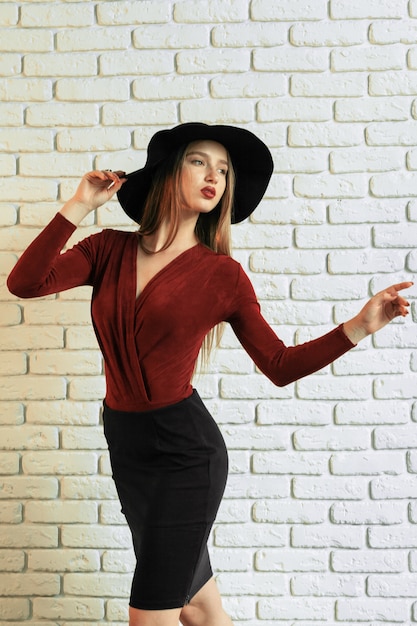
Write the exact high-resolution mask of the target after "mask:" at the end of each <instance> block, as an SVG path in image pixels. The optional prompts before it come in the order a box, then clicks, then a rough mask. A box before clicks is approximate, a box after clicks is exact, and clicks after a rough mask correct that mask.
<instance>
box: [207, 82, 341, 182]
mask: <svg viewBox="0 0 417 626" xmlns="http://www.w3.org/2000/svg"><path fill="white" fill-rule="evenodd" d="M263 76H264V75H263V74H262V75H261V77H263ZM268 76H270V77H271V76H273V74H270V75H267V77H268ZM254 78H255V77H254ZM215 80H216V79H213V82H214V81H215ZM276 80H277V79H275V82H276ZM284 89H285V92H286V86H285V84H284V77H282V91H283V92H284ZM265 95H270V94H265ZM283 95H285V93H283ZM257 113H258V119H259V121H260V122H284V121H289V122H304V121H306V122H307V121H309V122H327V121H329V120H331V119H332V115H333V114H332V106H331V102H330V101H328V100H316V101H311V100H310V99H308V98H301V97H300V98H288V97H281V98H274V97H268V99H266V100H261V101H260V102H259V103H258V107H257ZM288 152H289V151H288V150H286V154H287V157H288V156H290V155H289V154H288ZM309 153H310V154H311V155H312V156H314V151H313V150H309ZM274 164H275V166H276V163H275V158H274ZM275 171H276V167H275Z"/></svg>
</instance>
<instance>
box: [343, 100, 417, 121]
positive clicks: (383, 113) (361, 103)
mask: <svg viewBox="0 0 417 626" xmlns="http://www.w3.org/2000/svg"><path fill="white" fill-rule="evenodd" d="M409 108H410V103H409V101H408V98H403V97H401V96H398V97H396V96H390V97H389V98H384V97H383V96H381V97H380V98H374V99H371V98H361V99H356V98H355V99H352V98H347V99H343V98H341V99H339V100H337V101H336V102H335V119H336V121H338V122H376V121H381V122H385V121H386V122H388V121H405V120H408V117H409Z"/></svg>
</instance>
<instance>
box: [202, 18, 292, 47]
mask: <svg viewBox="0 0 417 626" xmlns="http://www.w3.org/2000/svg"><path fill="white" fill-rule="evenodd" d="M211 39H212V43H213V45H214V46H215V47H219V48H224V47H226V48H240V47H256V46H260V47H269V46H278V45H282V44H285V43H286V42H287V28H286V27H285V26H284V25H282V26H281V27H279V25H278V24H276V23H274V24H272V23H271V24H255V23H253V22H251V23H249V24H222V25H221V26H215V27H214V28H213V30H212V32H211Z"/></svg>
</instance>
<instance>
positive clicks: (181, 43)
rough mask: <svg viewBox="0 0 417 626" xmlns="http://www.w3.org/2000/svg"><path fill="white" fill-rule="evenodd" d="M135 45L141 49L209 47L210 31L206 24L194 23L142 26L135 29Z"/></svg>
mask: <svg viewBox="0 0 417 626" xmlns="http://www.w3.org/2000/svg"><path fill="white" fill-rule="evenodd" d="M132 34H133V45H134V47H135V48H139V49H140V50H143V49H146V48H163V49H169V48H180V49H184V48H185V49H187V48H207V46H208V44H209V38H210V31H209V30H208V29H207V27H206V26H197V25H196V24H193V25H192V26H188V25H179V24H175V25H173V26H171V25H168V26H165V27H164V28H161V27H160V26H159V25H158V26H150V25H146V26H140V27H139V28H135V29H134V31H133V33H132Z"/></svg>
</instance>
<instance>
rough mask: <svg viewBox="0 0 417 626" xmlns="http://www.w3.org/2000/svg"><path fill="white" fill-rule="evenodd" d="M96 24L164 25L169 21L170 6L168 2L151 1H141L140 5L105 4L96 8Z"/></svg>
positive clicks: (120, 2) (124, 3)
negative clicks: (158, 23)
mask: <svg viewBox="0 0 417 626" xmlns="http://www.w3.org/2000/svg"><path fill="white" fill-rule="evenodd" d="M96 10H97V23H98V24H104V25H109V26H113V25H121V24H128V25H132V24H143V23H149V24H152V23H156V22H160V23H164V22H168V21H169V19H170V14H171V12H170V4H169V3H168V2H158V3H155V2H153V1H152V0H142V2H140V3H136V2H135V3H134V4H132V3H131V2H123V1H120V0H118V1H117V2H106V4H99V5H98V6H97V9H96Z"/></svg>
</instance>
